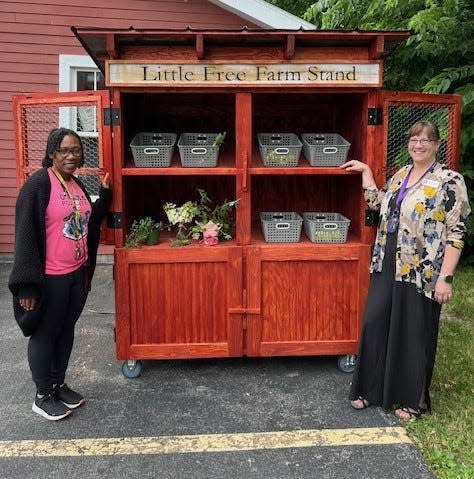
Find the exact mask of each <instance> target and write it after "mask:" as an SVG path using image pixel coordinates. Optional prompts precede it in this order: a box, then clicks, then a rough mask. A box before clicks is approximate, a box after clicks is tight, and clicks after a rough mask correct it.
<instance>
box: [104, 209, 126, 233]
mask: <svg viewBox="0 0 474 479" xmlns="http://www.w3.org/2000/svg"><path fill="white" fill-rule="evenodd" d="M122 219H123V214H122V213H119V212H117V211H109V212H107V228H112V229H120V228H121V227H122Z"/></svg>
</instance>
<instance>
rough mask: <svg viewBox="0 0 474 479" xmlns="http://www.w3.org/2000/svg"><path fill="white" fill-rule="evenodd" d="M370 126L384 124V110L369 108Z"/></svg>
mask: <svg viewBox="0 0 474 479" xmlns="http://www.w3.org/2000/svg"><path fill="white" fill-rule="evenodd" d="M367 122H368V124H369V125H381V124H382V108H369V115H368V117H367Z"/></svg>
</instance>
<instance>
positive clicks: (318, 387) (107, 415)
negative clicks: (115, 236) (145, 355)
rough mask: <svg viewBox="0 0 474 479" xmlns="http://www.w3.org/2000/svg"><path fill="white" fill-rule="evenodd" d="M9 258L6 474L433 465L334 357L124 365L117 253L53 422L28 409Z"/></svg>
mask: <svg viewBox="0 0 474 479" xmlns="http://www.w3.org/2000/svg"><path fill="white" fill-rule="evenodd" d="M10 267H11V265H10V264H9V263H5V262H3V263H0V283H1V289H0V315H1V321H0V354H1V363H2V364H3V366H4V367H3V368H2V373H1V374H2V383H3V385H4V388H3V390H2V392H3V394H2V404H1V405H0V478H5V479H7V478H8V479H16V478H18V479H20V478H21V479H25V478H43V477H47V478H51V479H54V478H67V479H76V478H77V479H84V478H85V479H89V478H91V479H92V478H114V479H122V478H123V479H125V478H130V479H135V478H137V479H138V478H140V479H144V478H145V479H146V478H159V479H188V478H189V479H201V478H202V479H214V478H216V479H237V478H245V479H248V478H258V479H266V478H268V479H303V478H304V479H306V478H308V479H309V478H311V479H313V478H314V479H319V478H320V479H346V478H347V479H349V478H362V479H383V478H391V479H407V478H408V479H428V478H434V477H435V476H434V475H433V474H432V473H431V472H430V470H429V469H428V467H427V466H426V464H425V462H424V461H423V458H422V457H421V455H420V453H419V451H418V450H417V449H416V447H415V446H414V444H413V443H412V442H411V440H410V438H409V437H408V435H407V434H406V431H405V429H404V428H403V425H401V424H400V422H399V421H398V420H397V419H396V418H395V417H394V416H393V414H391V413H387V412H385V411H383V410H382V409H380V408H373V407H371V408H368V409H366V410H363V411H355V410H353V409H352V408H351V407H350V404H349V401H348V399H347V395H348V389H349V384H350V379H351V375H350V374H347V373H343V372H341V371H340V370H339V369H338V367H337V358H335V357H303V358H293V357H291V358H258V359H255V358H239V359H215V360H209V359H206V360H173V361H171V360H170V361H145V362H144V363H143V370H142V374H141V375H140V376H139V377H138V378H135V379H128V378H126V377H125V376H124V375H123V374H122V372H121V362H120V361H117V360H116V359H115V343H114V283H113V278H112V265H111V264H100V265H99V266H98V268H97V272H96V276H95V278H94V281H93V290H92V292H91V294H90V296H89V299H88V301H87V304H86V307H85V309H84V312H83V314H82V317H81V319H80V320H79V323H78V326H77V329H76V341H75V346H74V350H73V354H72V358H71V362H70V367H69V373H68V377H67V378H66V380H67V382H68V384H69V385H70V386H71V387H73V388H74V389H76V390H78V391H80V392H81V393H82V394H83V395H84V396H85V397H86V403H85V405H84V406H82V407H81V408H79V409H78V410H76V411H74V412H73V414H72V415H71V416H70V417H69V418H67V419H65V420H63V421H58V422H50V421H47V420H45V419H43V418H41V417H40V416H38V415H36V414H35V413H33V412H32V411H31V404H32V401H33V398H34V392H35V391H34V387H33V383H32V381H31V377H30V372H29V368H28V363H27V360H26V348H27V339H26V338H24V337H23V336H22V334H21V332H20V330H19V328H18V327H17V325H16V323H15V321H14V319H13V315H12V308H11V297H10V293H9V291H8V288H7V279H8V273H9V271H10Z"/></svg>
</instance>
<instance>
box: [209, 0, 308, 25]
mask: <svg viewBox="0 0 474 479" xmlns="http://www.w3.org/2000/svg"><path fill="white" fill-rule="evenodd" d="M209 1H210V2H211V3H213V4H214V5H217V6H219V7H221V8H223V9H224V10H227V11H229V12H232V13H234V14H235V15H238V16H239V17H242V18H245V19H246V20H249V21H251V22H252V23H255V24H257V25H258V26H260V27H262V28H277V29H283V30H299V29H300V28H303V29H304V30H316V25H314V24H312V23H310V22H307V21H305V20H303V19H302V18H299V17H297V16H296V15H292V14H291V13H289V12H286V11H285V10H282V9H281V8H278V7H275V5H272V4H271V3H268V2H265V1H264V0H209Z"/></svg>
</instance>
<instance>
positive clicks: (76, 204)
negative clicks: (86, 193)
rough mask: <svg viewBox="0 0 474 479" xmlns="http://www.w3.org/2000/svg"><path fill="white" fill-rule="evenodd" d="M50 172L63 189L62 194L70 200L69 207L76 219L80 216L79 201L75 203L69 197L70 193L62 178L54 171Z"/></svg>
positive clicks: (71, 197)
mask: <svg viewBox="0 0 474 479" xmlns="http://www.w3.org/2000/svg"><path fill="white" fill-rule="evenodd" d="M51 170H52V172H53V173H54V176H55V177H56V178H57V179H58V181H59V183H61V186H62V187H63V190H64V192H65V193H66V194H67V196H68V197H69V199H70V200H71V205H72V209H73V210H74V214H75V216H76V217H80V216H81V203H80V201H75V200H74V198H73V196H72V195H71V192H70V191H69V189H68V187H67V184H66V182H65V181H64V178H63V177H62V176H61V175H60V174H59V173H58V172H57V171H56V170H55V169H54V168H51Z"/></svg>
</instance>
